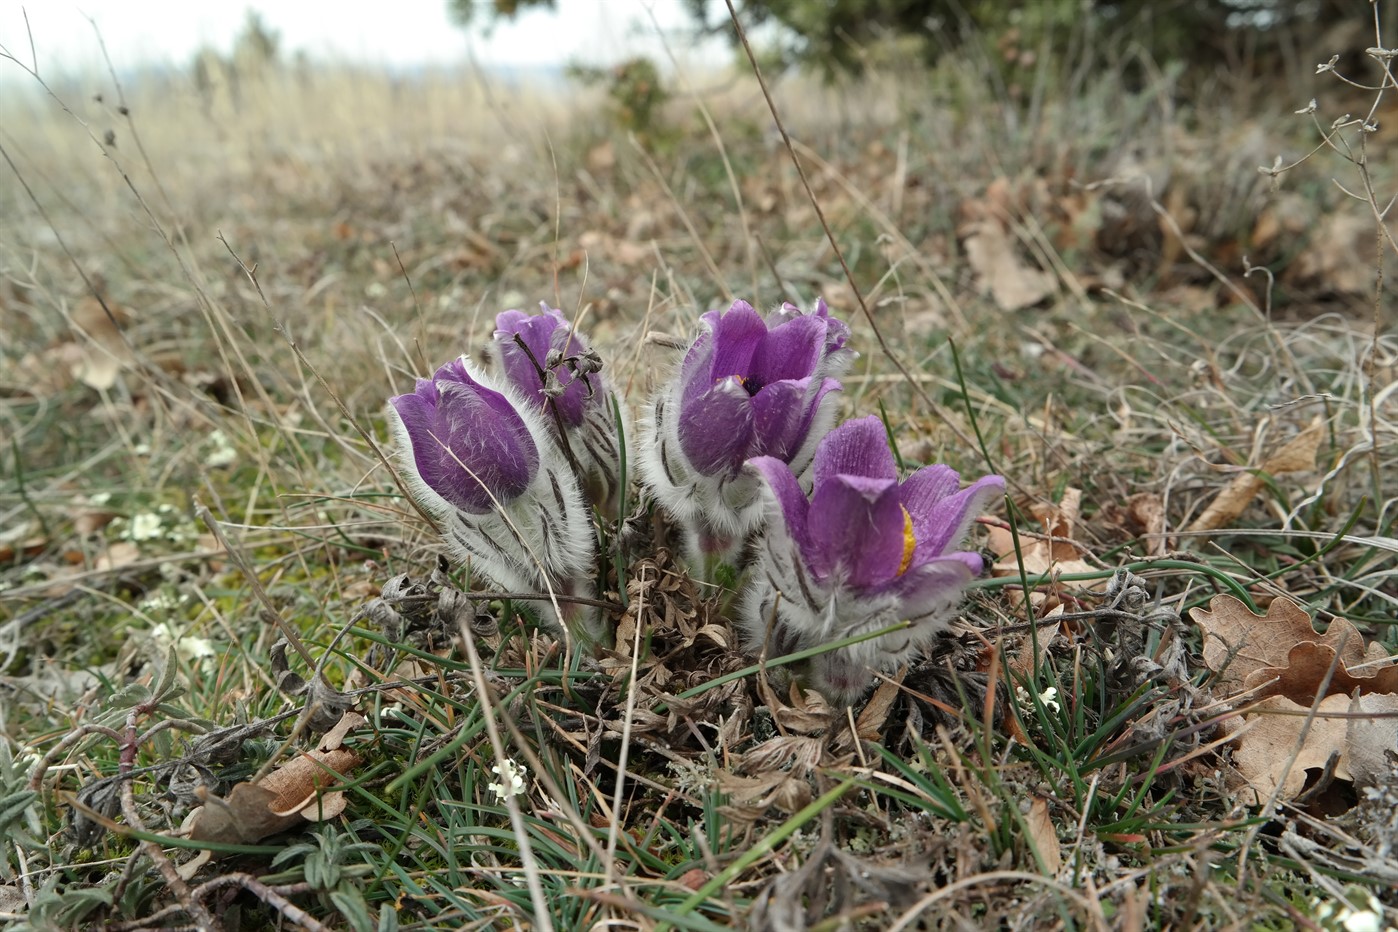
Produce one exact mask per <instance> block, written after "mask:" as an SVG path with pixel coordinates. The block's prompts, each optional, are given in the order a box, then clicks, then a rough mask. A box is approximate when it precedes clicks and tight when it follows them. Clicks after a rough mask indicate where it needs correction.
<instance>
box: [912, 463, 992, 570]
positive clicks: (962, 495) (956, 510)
mask: <svg viewBox="0 0 1398 932" xmlns="http://www.w3.org/2000/svg"><path fill="white" fill-rule="evenodd" d="M922 471H923V470H919V472H922ZM915 477H916V476H915V475H914V477H910V478H909V479H908V482H912V481H913V478H915ZM1004 494H1005V480H1004V479H1002V478H1000V477H999V476H985V477H984V478H981V479H977V480H976V481H975V482H973V483H971V484H970V485H969V486H967V487H966V488H964V489H962V490H961V491H960V492H957V493H955V494H953V495H949V496H947V497H946V498H944V499H942V500H941V501H939V502H937V503H936V504H934V505H933V506H932V507H931V508H930V509H925V510H922V511H913V509H912V506H911V505H910V504H907V499H906V497H905V498H904V502H905V505H906V507H907V508H908V511H909V512H910V513H911V514H912V515H913V529H914V533H915V534H916V535H917V550H916V552H915V553H914V555H913V562H914V563H922V562H925V561H927V560H931V559H933V558H934V557H938V556H941V555H942V553H943V552H944V551H946V550H948V549H950V548H952V547H956V546H958V545H959V544H960V543H961V541H962V540H964V539H965V537H966V533H967V532H968V531H969V530H970V529H971V523H972V522H973V521H975V519H976V515H978V514H980V513H981V512H983V511H985V510H986V509H987V508H989V507H990V504H991V503H992V502H994V501H995V500H996V499H998V498H999V497H1001V496H1002V495H1004Z"/></svg>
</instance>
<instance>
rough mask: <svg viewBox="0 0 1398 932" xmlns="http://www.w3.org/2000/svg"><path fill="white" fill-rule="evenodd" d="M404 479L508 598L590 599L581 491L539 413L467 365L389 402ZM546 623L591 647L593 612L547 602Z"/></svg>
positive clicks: (589, 552) (598, 635)
mask: <svg viewBox="0 0 1398 932" xmlns="http://www.w3.org/2000/svg"><path fill="white" fill-rule="evenodd" d="M389 415H390V417H389V420H390V422H391V424H392V427H393V432H394V436H395V437H396V439H397V442H398V453H399V459H400V462H401V465H402V467H403V468H402V475H403V479H404V481H405V483H406V484H407V486H408V491H409V493H410V494H411V495H412V497H413V499H414V500H415V501H416V502H417V503H418V505H419V506H420V507H421V508H422V509H423V511H425V512H426V513H427V514H428V515H430V516H431V517H432V519H433V520H434V521H436V522H437V525H438V527H439V528H440V530H441V531H442V533H443V535H444V536H445V539H446V543H447V546H448V547H449V548H450V549H451V551H452V553H453V555H454V556H455V557H456V558H457V559H459V560H461V561H462V562H469V563H470V564H471V567H472V569H473V570H475V571H478V572H480V573H482V574H484V575H485V576H488V577H489V578H490V579H492V580H494V581H495V583H496V584H498V585H500V586H502V587H503V588H505V589H506V590H509V591H516V592H547V593H550V595H551V596H579V597H591V595H592V593H593V572H594V553H595V549H596V543H595V539H594V536H593V531H592V521H591V519H590V517H589V515H588V512H587V509H586V507H585V506H584V505H583V500H582V492H581V490H580V489H579V488H578V482H577V479H576V478H575V477H574V476H573V473H572V471H571V469H570V468H569V466H568V463H567V461H566V460H565V459H564V457H563V454H562V453H561V452H560V451H559V449H558V446H557V444H556V443H555V442H554V439H553V435H552V434H551V433H550V432H549V430H548V428H547V427H546V426H545V425H544V423H543V421H542V419H541V418H540V416H539V414H538V412H537V411H536V410H534V409H533V408H532V407H531V406H530V405H527V404H522V403H520V401H519V400H518V399H517V398H514V397H511V395H510V394H509V393H508V392H502V391H500V390H497V389H496V388H493V387H492V386H491V384H490V382H489V380H488V379H487V378H486V377H484V376H483V375H481V374H479V373H477V372H475V371H473V370H472V368H471V365H470V364H469V363H468V362H467V361H466V360H465V358H461V359H457V360H456V361H454V362H450V363H447V364H446V365H444V366H442V367H441V368H440V369H438V370H437V371H436V373H435V374H434V375H433V376H432V378H430V379H418V381H417V387H416V388H415V389H414V391H413V392H412V393H411V394H407V395H398V396H396V397H394V398H392V399H390V400H389ZM540 614H541V616H542V617H543V619H544V620H545V622H547V623H550V624H557V625H561V626H564V627H566V628H567V630H568V631H570V632H571V633H572V634H573V635H574V636H575V637H577V638H579V639H580V640H582V641H583V642H584V643H585V645H586V646H588V647H592V646H595V645H597V644H600V643H602V642H603V641H604V637H603V632H602V630H601V629H600V627H599V625H600V621H599V617H598V613H597V611H596V610H595V609H593V608H591V607H587V606H581V605H578V604H577V603H575V602H571V601H556V600H554V599H552V598H551V599H550V604H548V605H545V606H541V608H540Z"/></svg>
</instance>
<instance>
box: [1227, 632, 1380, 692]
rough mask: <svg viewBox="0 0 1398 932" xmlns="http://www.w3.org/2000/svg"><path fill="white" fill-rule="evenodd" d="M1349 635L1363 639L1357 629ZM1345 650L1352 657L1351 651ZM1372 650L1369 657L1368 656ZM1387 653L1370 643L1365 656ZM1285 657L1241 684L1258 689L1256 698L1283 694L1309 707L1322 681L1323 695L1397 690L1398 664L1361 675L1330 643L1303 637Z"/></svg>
mask: <svg viewBox="0 0 1398 932" xmlns="http://www.w3.org/2000/svg"><path fill="white" fill-rule="evenodd" d="M1332 627H1333V626H1332ZM1327 633H1328V632H1327ZM1352 639H1358V640H1362V639H1360V638H1359V634H1358V632H1356V633H1355V634H1353V635H1352ZM1346 653H1347V654H1349V655H1350V657H1351V658H1352V657H1353V652H1351V651H1347V652H1346ZM1371 654H1372V655H1373V656H1372V657H1370V656H1369V655H1371ZM1387 655H1388V653H1387V651H1385V650H1384V649H1383V646H1382V645H1380V644H1370V645H1369V650H1368V651H1366V652H1365V659H1372V660H1383V659H1385V658H1386V657H1387ZM1286 660H1287V662H1286V665H1285V666H1281V667H1262V668H1260V669H1258V670H1254V671H1253V672H1251V673H1249V674H1248V675H1247V677H1246V678H1245V679H1244V681H1243V686H1244V688H1245V689H1247V690H1249V691H1250V692H1251V691H1252V690H1254V689H1255V690H1257V691H1256V692H1255V693H1254V695H1256V696H1258V697H1259V698H1261V697H1263V696H1285V697H1286V698H1288V699H1290V700H1291V701H1292V702H1299V703H1300V704H1301V705H1303V706H1306V707H1308V708H1309V707H1310V704H1311V703H1312V702H1314V701H1315V698H1316V693H1317V692H1319V690H1320V688H1321V685H1322V684H1324V685H1325V695H1326V696H1336V695H1338V696H1352V695H1354V694H1355V693H1356V692H1359V693H1364V694H1374V693H1398V666H1386V667H1382V668H1381V669H1379V670H1377V671H1376V672H1374V671H1370V670H1366V671H1365V672H1364V674H1363V675H1355V674H1352V673H1350V671H1349V667H1350V666H1351V665H1353V664H1352V662H1351V663H1346V662H1345V661H1344V660H1343V659H1337V657H1336V651H1335V648H1334V647H1331V646H1330V645H1329V644H1318V643H1316V642H1315V641H1302V642H1301V643H1299V644H1297V645H1295V646H1294V647H1292V648H1291V650H1290V651H1288V652H1287V655H1286ZM1332 668H1333V671H1334V672H1333V673H1332V672H1331V671H1332ZM1327 677H1329V679H1328V680H1327Z"/></svg>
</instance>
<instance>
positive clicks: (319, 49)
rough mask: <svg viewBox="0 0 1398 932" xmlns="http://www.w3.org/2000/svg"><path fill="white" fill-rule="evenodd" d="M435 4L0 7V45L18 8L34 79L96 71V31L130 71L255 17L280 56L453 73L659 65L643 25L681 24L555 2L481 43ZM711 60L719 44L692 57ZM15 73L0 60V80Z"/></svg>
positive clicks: (178, 58)
mask: <svg viewBox="0 0 1398 932" xmlns="http://www.w3.org/2000/svg"><path fill="white" fill-rule="evenodd" d="M446 7H447V4H446V0H391V2H383V0H379V2H374V3H369V2H363V0H342V2H332V0H281V2H277V0H33V2H25V0H0V45H3V46H4V47H5V48H6V49H8V50H9V51H10V52H11V53H12V54H14V55H16V56H18V57H19V58H20V59H21V60H23V61H25V62H26V63H28V62H29V60H30V50H29V36H28V34H27V32H26V29H25V19H24V14H25V12H26V11H27V13H28V17H29V27H30V29H31V30H32V33H33V37H34V48H35V51H36V52H37V54H38V60H39V68H40V71H41V72H42V71H45V70H48V71H50V72H53V71H58V72H70V71H76V70H82V69H85V68H101V67H103V65H102V57H101V52H100V50H99V47H98V44H97V38H96V35H95V33H94V31H93V28H92V25H91V24H90V23H88V21H87V17H91V18H92V19H93V20H94V21H96V24H97V26H98V28H99V29H100V30H101V34H102V39H103V41H104V42H105V43H106V45H107V50H108V52H109V53H110V54H111V56H112V59H113V61H114V62H115V64H116V65H117V67H118V68H122V69H125V68H129V67H132V66H136V65H141V64H154V65H162V64H164V65H184V64H186V63H188V62H189V60H190V58H191V57H192V55H193V54H194V52H195V50H197V49H198V48H200V47H201V46H204V45H211V46H213V47H214V48H216V49H218V50H220V51H225V52H226V51H227V50H228V49H229V48H231V46H232V43H233V38H234V37H235V36H236V35H237V34H238V31H239V29H240V28H241V27H242V24H243V22H244V19H245V17H246V15H247V11H248V10H250V9H251V10H257V11H258V12H259V13H261V15H262V20H263V22H264V23H266V24H267V26H269V27H270V28H271V29H272V30H274V31H276V32H278V33H280V35H281V42H282V48H283V49H284V50H285V52H286V53H288V54H295V53H296V52H298V51H304V52H306V53H307V54H308V55H310V56H312V57H313V58H334V59H339V60H352V61H357V62H361V63H365V64H370V63H373V64H385V65H392V66H397V67H414V66H420V65H442V64H457V63H461V62H463V61H464V60H465V59H466V56H467V53H468V51H471V50H474V52H475V55H476V57H477V59H478V60H479V61H481V62H482V63H483V64H487V65H514V66H540V65H562V64H565V63H567V62H569V61H573V60H576V61H582V62H587V63H591V64H605V63H608V62H613V61H616V60H619V59H621V58H624V57H626V56H627V55H632V54H637V53H649V54H651V55H653V56H655V57H657V58H659V59H663V52H662V50H661V45H660V42H659V40H658V38H657V36H656V29H655V26H654V25H653V24H652V22H651V18H650V16H649V15H648V12H647V11H649V12H650V13H653V14H654V17H655V20H656V21H658V22H659V24H660V26H661V27H662V28H665V29H675V28H677V27H680V26H682V25H685V24H686V23H687V22H688V20H687V19H686V18H685V15H684V11H683V8H682V7H681V5H680V0H557V11H556V12H553V13H550V12H544V11H531V12H528V13H525V14H523V15H521V16H520V17H519V19H518V20H517V21H516V22H514V23H510V24H505V25H501V26H499V27H498V28H496V29H495V30H494V32H493V33H492V34H491V35H490V36H485V35H483V34H482V33H481V32H480V31H479V30H476V31H473V32H471V33H467V32H465V31H463V30H462V29H460V28H458V27H456V26H455V25H453V24H452V22H451V20H450V19H449V18H448V17H447V13H446ZM671 38H672V49H673V51H674V52H675V54H676V55H677V56H681V58H682V60H683V58H684V56H689V57H690V62H689V63H695V62H694V58H695V52H694V50H693V48H692V43H689V42H687V41H684V40H682V39H679V38H678V37H674V36H672V37H671ZM699 54H700V57H702V58H703V59H705V60H718V59H721V58H722V56H723V50H722V48H721V46H719V47H713V46H711V47H709V48H708V49H707V50H705V51H703V52H701V53H699ZM17 71H18V69H17V68H16V67H15V66H14V64H13V63H11V62H5V61H0V80H4V79H7V78H13V77H14V76H15V75H14V72H17Z"/></svg>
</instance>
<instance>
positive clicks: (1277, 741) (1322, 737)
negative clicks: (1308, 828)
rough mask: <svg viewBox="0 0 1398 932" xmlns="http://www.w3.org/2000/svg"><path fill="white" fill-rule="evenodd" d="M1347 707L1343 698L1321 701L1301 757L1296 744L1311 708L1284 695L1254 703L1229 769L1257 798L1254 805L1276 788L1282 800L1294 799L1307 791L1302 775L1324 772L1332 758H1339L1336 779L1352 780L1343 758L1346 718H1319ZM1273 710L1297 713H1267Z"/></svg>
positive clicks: (1304, 777)
mask: <svg viewBox="0 0 1398 932" xmlns="http://www.w3.org/2000/svg"><path fill="white" fill-rule="evenodd" d="M1349 704H1350V701H1349V700H1348V699H1347V698H1345V697H1344V696H1329V697H1327V698H1326V699H1325V700H1324V701H1322V702H1321V703H1320V706H1319V708H1317V710H1316V711H1317V713H1319V714H1317V715H1316V716H1315V717H1314V718H1311V719H1310V728H1309V730H1308V731H1306V739H1305V742H1304V743H1303V744H1302V745H1301V749H1300V751H1299V753H1298V752H1297V751H1296V745H1297V742H1298V740H1299V739H1300V737H1301V731H1302V729H1303V728H1305V727H1306V721H1307V719H1308V716H1307V715H1306V713H1307V712H1309V711H1310V706H1303V705H1299V704H1298V703H1295V702H1292V701H1291V700H1290V699H1288V698H1286V697H1285V696H1272V697H1271V698H1269V699H1263V700H1262V701H1261V702H1259V703H1258V704H1257V705H1256V707H1255V708H1254V709H1253V710H1252V712H1251V713H1250V714H1249V715H1247V717H1246V719H1247V722H1246V725H1245V726H1244V730H1243V732H1242V733H1241V734H1240V735H1239V737H1238V746H1237V748H1236V749H1235V750H1234V751H1233V766H1234V767H1236V768H1237V771H1238V774H1239V776H1240V777H1241V778H1242V780H1243V785H1244V786H1245V787H1246V788H1248V789H1251V790H1252V791H1253V793H1254V794H1255V796H1256V802H1258V803H1265V802H1266V801H1267V800H1269V799H1271V797H1272V794H1273V793H1274V792H1275V791H1276V789H1277V787H1278V786H1280V787H1281V797H1280V798H1281V799H1283V800H1290V799H1295V798H1296V797H1297V796H1298V795H1299V794H1300V793H1301V791H1302V790H1303V789H1304V788H1305V785H1306V771H1307V770H1324V769H1325V766H1326V764H1327V763H1328V762H1329V760H1330V756H1331V755H1332V754H1335V755H1339V762H1338V763H1337V764H1336V767H1335V776H1336V778H1338V779H1341V780H1348V779H1350V774H1349V768H1348V760H1347V759H1346V755H1345V744H1346V732H1347V730H1348V727H1347V722H1346V720H1345V719H1344V718H1325V717H1323V714H1324V713H1336V712H1339V713H1343V712H1346V711H1347V710H1348V709H1349ZM1277 712H1291V713H1299V714H1292V715H1278V714H1269V713H1277ZM1293 753H1296V761H1295V763H1294V764H1292V765H1291V767H1290V768H1288V767H1287V764H1288V762H1289V761H1290V760H1291V755H1292V754H1293Z"/></svg>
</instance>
